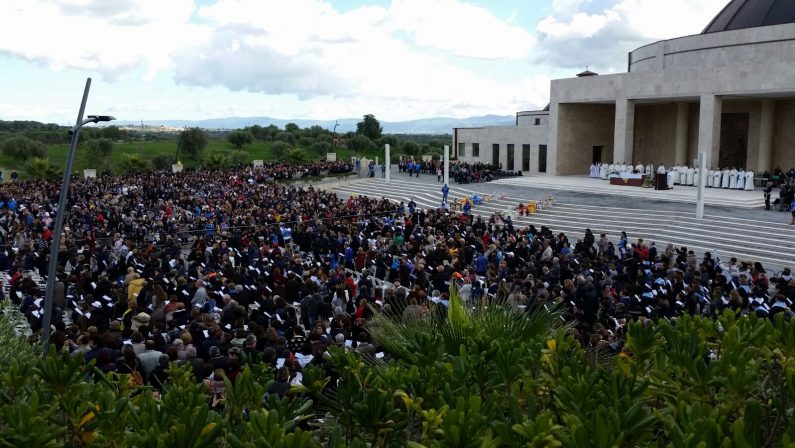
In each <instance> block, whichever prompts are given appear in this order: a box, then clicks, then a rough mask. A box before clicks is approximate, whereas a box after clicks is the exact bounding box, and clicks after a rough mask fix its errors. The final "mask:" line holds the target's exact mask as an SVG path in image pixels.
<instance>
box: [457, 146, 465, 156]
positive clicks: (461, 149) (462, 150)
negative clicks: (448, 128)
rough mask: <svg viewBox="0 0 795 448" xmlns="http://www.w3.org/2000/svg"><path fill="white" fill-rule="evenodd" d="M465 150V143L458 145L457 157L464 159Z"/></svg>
mask: <svg viewBox="0 0 795 448" xmlns="http://www.w3.org/2000/svg"><path fill="white" fill-rule="evenodd" d="M465 150H466V143H459V144H458V157H464V155H465Z"/></svg>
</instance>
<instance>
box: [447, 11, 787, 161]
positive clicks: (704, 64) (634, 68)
mask: <svg viewBox="0 0 795 448" xmlns="http://www.w3.org/2000/svg"><path fill="white" fill-rule="evenodd" d="M628 70H629V71H628V72H627V73H619V74H609V75H599V76H585V77H577V78H568V79H558V80H553V81H552V83H551V87H550V105H549V108H548V109H549V110H548V116H547V117H546V118H547V119H548V122H545V125H544V126H536V128H537V129H536V130H535V131H536V132H533V133H531V132H530V130H529V128H532V126H526V125H525V124H523V123H520V120H518V117H517V126H514V127H500V128H480V129H457V130H455V133H456V135H457V136H458V138H459V140H457V142H464V143H465V146H467V145H471V144H473V143H479V144H480V148H481V151H480V156H479V158H478V159H479V160H481V161H484V162H487V163H490V162H491V161H492V157H491V156H492V154H491V149H492V147H493V145H494V144H500V145H504V144H507V143H508V141H517V142H518V140H521V139H526V140H529V139H532V140H533V143H534V144H535V145H536V146H537V145H539V144H542V143H541V142H543V144H544V145H546V148H547V153H548V155H547V160H546V162H547V170H546V172H539V171H538V170H533V169H531V170H530V171H529V172H530V174H546V175H571V174H585V173H587V172H588V167H589V165H590V164H591V163H592V162H593V161H602V162H617V163H621V162H627V163H632V164H637V163H644V164H647V163H652V164H655V165H657V164H663V165H665V166H671V165H674V164H676V165H691V164H692V163H693V160H694V159H695V158H696V157H697V154H698V153H699V152H705V153H706V154H707V163H708V164H709V165H710V166H712V167H721V168H722V167H736V168H744V169H748V170H753V171H756V172H760V171H765V170H772V169H774V168H776V167H780V168H781V169H783V170H785V171H786V170H788V169H789V168H790V167H791V166H795V23H789V24H782V25H772V26H763V27H755V28H747V29H738V30H730V31H721V32H711V33H709V34H699V35H695V36H686V37H682V38H677V39H671V40H667V41H661V42H656V43H653V44H650V45H646V46H644V47H641V48H638V49H637V50H635V51H633V52H631V53H630V54H629V58H628ZM542 131H543V132H544V133H545V134H546V135H542ZM454 138H455V136H454ZM501 157H502V156H501ZM462 159H463V160H473V157H472V155H471V152H470V153H465V157H463V158H462ZM531 159H532V158H531ZM531 165H532V164H531ZM503 166H505V165H503Z"/></svg>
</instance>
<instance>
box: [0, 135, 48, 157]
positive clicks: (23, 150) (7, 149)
mask: <svg viewBox="0 0 795 448" xmlns="http://www.w3.org/2000/svg"><path fill="white" fill-rule="evenodd" d="M0 147H2V151H3V154H5V155H7V156H9V157H12V158H14V159H17V160H28V159H31V158H36V157H37V158H44V157H45V156H46V155H47V152H46V151H45V149H44V144H43V143H41V142H38V141H35V140H31V139H29V138H27V137H22V136H16V137H8V138H6V139H5V140H3V142H2V143H0Z"/></svg>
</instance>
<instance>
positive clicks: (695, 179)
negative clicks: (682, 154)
mask: <svg viewBox="0 0 795 448" xmlns="http://www.w3.org/2000/svg"><path fill="white" fill-rule="evenodd" d="M699 182H701V176H700V175H699V168H696V172H695V173H693V185H694V186H696V187H697V186H699Z"/></svg>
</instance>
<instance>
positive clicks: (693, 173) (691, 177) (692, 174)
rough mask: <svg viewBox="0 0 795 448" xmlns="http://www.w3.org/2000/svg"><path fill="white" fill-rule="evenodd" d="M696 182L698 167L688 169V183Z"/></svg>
mask: <svg viewBox="0 0 795 448" xmlns="http://www.w3.org/2000/svg"><path fill="white" fill-rule="evenodd" d="M695 183H696V169H695V168H692V167H691V168H688V169H687V185H691V186H692V185H694V184H695Z"/></svg>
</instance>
